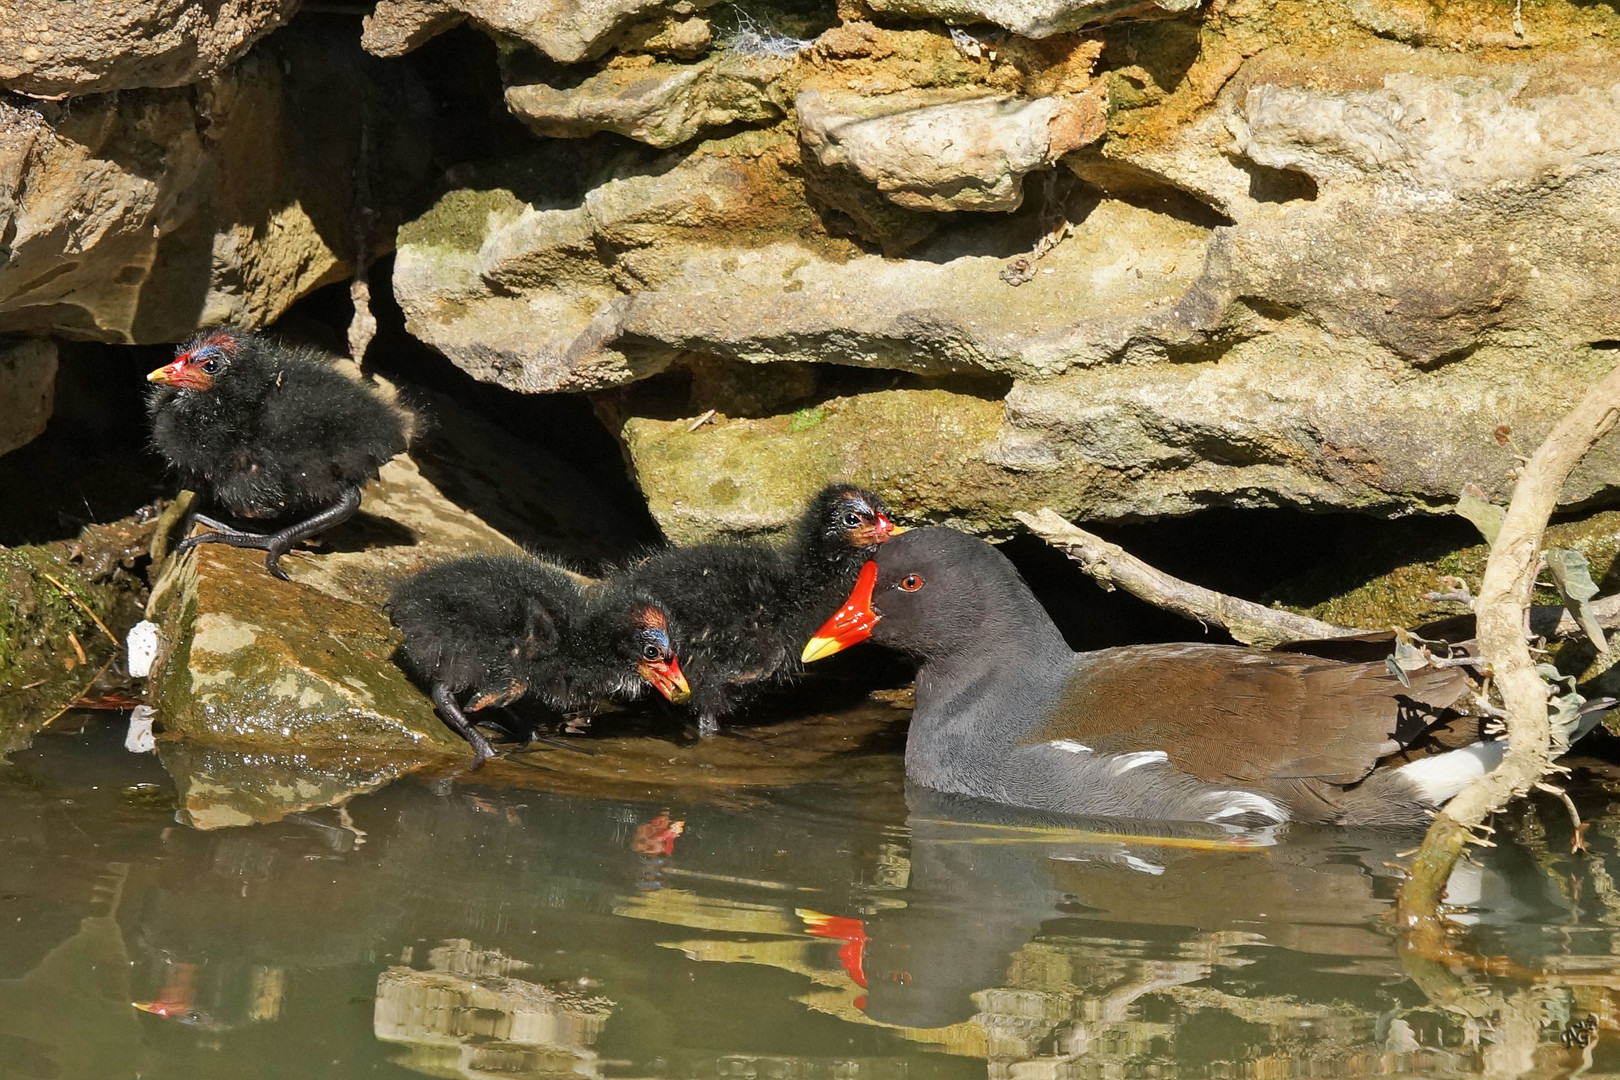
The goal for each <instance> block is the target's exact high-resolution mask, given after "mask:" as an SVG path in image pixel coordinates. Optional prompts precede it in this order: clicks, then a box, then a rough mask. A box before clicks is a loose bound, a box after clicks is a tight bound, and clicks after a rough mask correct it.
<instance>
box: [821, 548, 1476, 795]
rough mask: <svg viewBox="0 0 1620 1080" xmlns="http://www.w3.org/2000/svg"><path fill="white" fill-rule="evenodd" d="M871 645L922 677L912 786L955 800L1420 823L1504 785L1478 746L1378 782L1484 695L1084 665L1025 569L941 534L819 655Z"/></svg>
mask: <svg viewBox="0 0 1620 1080" xmlns="http://www.w3.org/2000/svg"><path fill="white" fill-rule="evenodd" d="M867 637H871V638H872V639H873V640H874V641H877V642H879V643H880V644H885V645H891V646H893V647H895V648H898V649H901V650H902V651H905V652H908V653H910V654H911V655H913V656H915V657H917V658H918V659H919V660H920V661H921V666H920V668H919V669H918V672H917V691H916V693H917V707H916V711H915V713H914V714H913V716H912V721H911V730H910V733H909V735H908V737H907V742H906V773H907V775H908V776H909V777H910V778H911V779H912V780H914V781H916V782H917V783H920V784H924V785H926V786H928V787H931V788H934V789H936V790H940V791H949V792H956V793H959V794H964V795H975V796H979V797H981V798H986V799H991V800H994V801H996V802H1002V803H1008V804H1011V805H1015V806H1027V807H1032V808H1035V809H1040V810H1048V811H1054V812H1059V813H1066V814H1084V815H1090V816H1097V817H1114V816H1124V817H1138V818H1161V819H1172V820H1189V821H1208V822H1212V823H1215V824H1224V825H1232V826H1257V825H1273V824H1278V823H1281V822H1284V821H1314V822H1333V823H1339V824H1360V825H1420V824H1423V823H1424V822H1426V821H1427V816H1428V810H1429V809H1431V808H1433V807H1434V806H1437V805H1439V804H1441V803H1444V802H1445V801H1446V800H1447V799H1449V798H1451V796H1453V795H1455V794H1456V793H1457V792H1458V791H1460V790H1461V789H1462V788H1463V787H1464V786H1465V785H1466V784H1467V783H1468V782H1469V781H1470V780H1472V779H1474V778H1475V777H1477V776H1480V775H1482V774H1483V773H1484V772H1485V771H1487V770H1488V769H1490V768H1492V767H1494V765H1495V764H1496V762H1497V761H1499V760H1500V757H1501V749H1500V748H1501V744H1500V743H1475V744H1472V745H1470V746H1467V747H1464V748H1462V749H1459V750H1452V751H1449V752H1447V753H1443V754H1437V755H1434V756H1432V757H1427V758H1422V759H1419V760H1417V761H1413V762H1411V763H1409V764H1405V765H1401V766H1398V767H1384V768H1378V767H1377V765H1378V762H1379V759H1380V758H1383V757H1386V756H1388V755H1390V754H1393V753H1395V752H1397V751H1399V750H1400V749H1401V748H1402V747H1403V746H1404V745H1406V744H1408V743H1410V742H1411V741H1412V740H1413V739H1414V738H1416V736H1417V735H1418V734H1420V733H1421V731H1422V730H1423V728H1424V726H1426V723H1427V722H1428V721H1430V720H1432V719H1435V718H1437V717H1438V715H1440V714H1441V713H1442V712H1443V711H1444V710H1446V709H1447V708H1449V707H1450V706H1452V705H1454V704H1455V703H1457V702H1458V701H1459V700H1460V699H1461V698H1462V696H1463V695H1464V694H1465V693H1466V692H1467V691H1468V690H1469V689H1470V688H1471V686H1472V682H1471V680H1470V679H1469V677H1468V676H1467V675H1466V674H1464V673H1463V672H1462V671H1461V670H1460V669H1458V668H1443V669H1432V668H1431V669H1429V670H1426V671H1419V672H1414V673H1412V675H1411V686H1410V687H1406V686H1403V685H1402V684H1401V683H1400V682H1399V681H1398V680H1397V679H1396V678H1395V677H1394V676H1392V675H1391V674H1389V672H1388V671H1387V670H1386V668H1385V667H1384V665H1383V664H1367V663H1361V664H1358V663H1345V662H1340V661H1333V660H1324V659H1321V658H1317V657H1311V656H1304V655H1295V654H1288V653H1278V652H1263V651H1260V650H1255V649H1244V648H1239V647H1236V646H1230V645H1202V644H1171V645H1140V646H1131V647H1126V648H1117V649H1103V650H1100V651H1097V652H1088V653H1079V654H1076V653H1074V652H1072V651H1070V649H1069V647H1068V645H1067V643H1065V642H1064V640H1063V637H1062V635H1061V634H1059V633H1058V630H1057V627H1056V626H1054V625H1053V623H1052V620H1051V619H1050V618H1048V617H1047V615H1046V612H1045V611H1044V610H1043V609H1042V607H1041V605H1040V603H1039V602H1038V601H1037V600H1036V599H1035V596H1034V594H1033V593H1031V592H1030V590H1029V587H1028V586H1027V585H1025V584H1024V581H1023V579H1022V578H1020V577H1019V576H1018V571H1017V570H1015V569H1014V568H1013V566H1012V564H1011V563H1010V562H1008V561H1007V559H1006V558H1005V557H1004V556H1003V555H1001V553H1000V552H998V551H996V549H995V548H993V547H991V546H990V545H989V544H986V543H984V542H983V541H981V540H977V539H975V538H973V537H970V536H965V535H963V534H961V533H958V532H955V531H954V530H951V529H943V528H932V529H922V530H918V531H915V532H910V533H907V534H906V535H905V536H902V537H898V538H896V539H895V540H893V541H891V542H890V543H888V544H885V545H883V547H882V548H880V549H878V551H877V552H876V554H875V555H874V556H873V561H872V562H870V563H868V564H867V565H866V566H865V567H863V568H862V570H861V573H860V579H859V581H858V582H857V584H856V587H855V589H854V591H853V592H852V593H851V594H850V597H849V600H848V602H847V603H846V604H845V606H844V607H843V608H842V609H840V610H839V611H838V612H837V613H836V614H835V615H834V616H833V617H832V618H830V619H828V621H827V622H826V624H825V625H824V626H823V627H822V628H821V630H820V631H818V633H817V636H816V637H815V638H814V639H812V640H811V642H810V643H809V644H808V645H807V646H806V647H805V650H804V659H805V660H807V661H808V660H814V659H817V658H818V657H820V656H826V655H830V654H831V653H833V652H837V651H838V650H839V649H841V648H844V647H846V646H848V645H852V644H854V643H856V642H858V641H861V640H864V639H865V638H867Z"/></svg>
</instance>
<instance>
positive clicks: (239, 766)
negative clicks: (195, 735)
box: [158, 741, 412, 830]
mask: <svg viewBox="0 0 1620 1080" xmlns="http://www.w3.org/2000/svg"><path fill="white" fill-rule="evenodd" d="M158 756H159V758H160V760H161V761H162V762H163V767H164V768H165V769H167V770H168V773H169V775H170V776H171V777H172V778H173V779H174V786H175V796H176V800H177V802H178V807H177V809H178V812H179V815H180V818H181V820H183V821H184V822H185V823H186V824H188V825H190V826H191V827H192V828H195V829H204V830H207V829H226V828H233V827H236V826H242V825H260V824H265V823H267V822H272V821H280V820H282V819H283V818H285V817H287V816H288V815H290V814H298V813H305V812H307V811H310V810H317V809H320V808H322V807H326V806H342V805H343V804H344V803H346V802H348V801H349V800H350V799H352V798H354V797H355V796H356V795H360V794H363V793H365V792H367V791H374V790H376V789H377V788H380V787H382V786H383V785H384V784H387V783H389V782H391V781H393V780H396V779H398V778H399V777H401V776H403V775H404V774H405V773H407V772H409V771H410V770H411V766H412V761H411V760H410V758H409V757H407V756H403V755H399V754H394V753H388V754H382V753H365V752H361V751H346V752H336V753H333V752H326V753H321V752H313V753H281V754H277V753H263V752H253V751H243V750H229V749H224V748H221V747H217V746H203V745H199V744H197V743H194V742H189V741H187V742H178V741H165V742H164V743H162V744H161V746H160V748H159V751H158Z"/></svg>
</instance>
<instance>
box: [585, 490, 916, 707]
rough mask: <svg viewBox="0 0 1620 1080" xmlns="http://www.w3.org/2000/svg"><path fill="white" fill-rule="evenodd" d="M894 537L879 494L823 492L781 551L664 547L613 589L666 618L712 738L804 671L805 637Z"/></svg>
mask: <svg viewBox="0 0 1620 1080" xmlns="http://www.w3.org/2000/svg"><path fill="white" fill-rule="evenodd" d="M900 531H903V530H900V529H897V528H896V526H895V525H894V523H893V522H892V521H891V520H890V519H889V514H888V511H887V509H886V508H885V507H884V505H883V503H882V502H881V501H880V500H879V499H878V497H877V496H876V495H874V494H872V493H871V492H869V491H865V490H862V489H861V488H858V487H854V486H852V485H850V484H843V483H836V484H829V485H828V486H827V487H825V488H823V489H822V490H821V491H820V492H819V493H818V494H817V495H816V496H815V498H813V499H812V500H811V501H810V503H809V504H808V505H807V506H806V507H805V509H804V512H803V513H802V514H800V516H799V521H798V523H797V525H796V526H795V529H794V533H793V539H792V540H791V541H790V542H789V544H788V545H787V546H786V547H785V548H775V547H771V546H769V545H766V544H748V543H735V542H730V543H713V544H700V545H697V546H695V547H689V548H669V549H667V550H664V551H660V552H657V553H655V554H653V555H650V556H648V557H647V558H645V559H643V560H642V561H641V562H640V563H638V564H637V565H635V566H634V567H633V568H632V569H631V570H629V571H628V572H627V573H626V574H624V575H622V576H621V578H619V579H618V580H617V581H616V582H615V584H614V588H616V589H620V590H625V591H626V593H627V594H628V595H636V596H645V597H651V598H653V599H654V600H655V602H656V603H657V604H658V605H659V606H660V607H662V608H663V609H664V610H665V611H667V612H668V613H669V617H670V621H671V624H672V632H673V633H674V635H675V640H676V642H677V646H678V650H679V652H680V656H681V661H682V663H683V664H684V665H685V668H686V674H687V677H688V678H689V679H690V680H691V682H692V699H691V702H690V705H689V707H690V708H691V709H692V710H693V711H694V712H695V713H696V714H697V718H698V733H699V734H700V735H704V736H707V735H713V734H714V733H715V732H717V731H719V729H720V720H721V719H722V718H723V717H725V716H726V715H727V714H729V713H730V712H732V711H733V710H735V709H736V708H737V707H738V706H739V705H741V704H743V703H744V702H745V701H747V699H748V698H750V697H752V696H753V695H754V694H756V693H758V692H759V691H761V690H763V689H765V688H767V687H770V686H772V685H776V684H780V683H782V682H785V681H786V680H788V679H790V678H792V677H793V676H794V675H795V674H797V673H798V672H799V671H800V670H801V669H802V665H801V664H800V661H799V657H798V652H799V647H800V645H801V643H802V642H803V641H804V638H805V636H806V635H807V634H808V633H809V632H810V631H811V629H812V628H814V627H815V626H816V624H817V623H818V622H819V621H820V618H821V614H822V613H823V612H824V611H825V610H826V609H827V607H829V606H831V605H832V604H834V603H837V601H838V598H839V597H841V596H842V595H843V594H844V593H845V592H846V591H847V590H848V588H849V586H850V584H851V583H852V582H853V581H854V578H855V575H856V574H857V573H859V571H860V567H861V565H862V564H863V563H864V562H865V561H866V559H867V557H868V555H869V554H870V553H871V552H872V551H874V550H876V548H877V546H878V545H879V544H882V543H883V542H884V541H885V540H887V539H888V538H889V537H890V536H892V535H893V534H895V533H896V532H900ZM610 602H618V601H610Z"/></svg>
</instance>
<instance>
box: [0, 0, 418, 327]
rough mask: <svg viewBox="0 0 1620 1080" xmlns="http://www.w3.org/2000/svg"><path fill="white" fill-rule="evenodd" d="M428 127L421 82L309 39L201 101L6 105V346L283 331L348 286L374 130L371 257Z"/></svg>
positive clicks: (2, 110)
mask: <svg viewBox="0 0 1620 1080" xmlns="http://www.w3.org/2000/svg"><path fill="white" fill-rule="evenodd" d="M49 6H50V7H51V8H52V9H53V10H55V9H64V10H66V9H73V10H77V9H80V8H91V7H94V8H97V9H99V8H101V7H103V5H100V4H95V5H81V4H61V3H55V2H54V0H52V2H51V3H50V5H49ZM3 23H4V19H3V18H0V25H3ZM367 110H369V112H368V111H367ZM314 115H318V116H320V117H322V118H323V121H324V122H323V123H321V124H311V123H309V122H308V118H309V117H310V116H314ZM368 116H369V117H370V119H369V121H368V120H367V119H366V118H367V117H368ZM432 116H433V114H432V106H431V105H430V103H429V101H428V98H427V95H426V94H425V92H424V90H423V88H422V87H421V86H420V85H419V84H418V83H416V82H415V81H414V80H413V77H412V76H411V75H410V74H409V73H408V72H407V71H404V70H401V69H396V68H387V67H386V65H383V64H381V63H380V62H378V61H374V60H371V59H370V58H368V57H366V56H365V54H364V53H362V52H360V50H359V48H358V46H357V45H355V44H353V43H350V42H345V41H343V40H342V39H341V38H338V37H335V36H332V35H328V34H323V33H321V32H320V28H319V26H318V24H317V25H313V26H312V25H306V24H302V23H301V24H298V25H295V26H292V27H289V28H287V29H286V30H285V31H283V32H282V33H279V34H276V35H275V36H274V37H273V38H271V39H270V40H269V41H267V42H265V43H264V45H263V46H262V47H260V48H258V49H255V50H254V51H253V52H251V53H249V54H248V55H247V56H246V57H244V58H243V59H242V60H240V61H238V62H237V63H235V64H234V65H232V66H230V67H228V68H226V69H224V70H222V71H220V72H218V73H217V74H215V75H213V76H211V77H209V78H208V79H206V80H205V81H203V82H201V83H200V84H198V85H197V86H194V87H180V88H175V89H149V90H138V91H132V92H126V93H120V94H98V95H93V96H89V97H84V98H75V99H73V100H72V101H71V102H69V103H67V104H58V103H54V102H33V103H29V102H25V101H23V100H21V99H14V100H9V101H8V100H0V333H4V332H10V331H24V332H28V333H34V334H56V335H59V336H63V337H68V338H76V339H81V340H94V341H107V342H119V343H135V344H139V343H151V342H168V341H175V340H179V339H181V338H183V337H185V336H186V335H187V334H189V333H190V332H191V331H192V330H194V329H195V328H196V327H197V326H199V325H206V324H208V323H217V322H231V323H235V324H237V325H242V326H261V325H264V324H266V323H268V322H271V321H273V320H274V319H275V318H276V317H277V316H278V315H280V314H281V312H282V311H284V310H285V309H286V308H287V307H288V306H289V305H290V304H291V303H292V302H293V301H294V300H297V299H298V298H299V297H301V296H303V295H305V294H306V293H308V292H310V291H311V290H313V289H316V288H319V287H320V286H322V285H326V284H329V283H331V282H333V281H338V280H341V279H342V278H344V277H346V276H347V275H349V274H350V273H352V269H353V267H352V260H353V257H354V251H353V247H354V236H355V225H354V222H355V202H356V200H355V175H356V174H355V169H356V162H357V157H358V154H359V148H360V144H361V138H360V125H361V123H363V122H370V123H371V124H372V125H373V137H372V144H371V155H370V156H371V162H370V167H371V177H370V183H371V187H372V200H373V202H372V206H373V207H375V208H382V209H383V210H385V212H384V213H383V214H381V215H380V217H379V220H378V221H377V222H376V227H375V229H374V230H373V233H372V236H371V239H370V240H369V245H370V250H371V252H372V254H373V255H375V254H378V253H382V252H386V251H387V250H388V249H389V247H390V246H391V242H392V234H393V229H394V226H395V224H396V221H394V220H392V214H393V212H394V211H393V210H392V208H393V207H396V206H398V205H400V203H401V202H403V201H404V199H405V198H406V195H407V193H408V192H410V191H411V190H412V189H413V188H414V187H415V185H416V184H417V183H418V182H419V180H420V179H421V178H422V177H423V176H424V175H425V172H426V169H427V163H428V160H429V158H430V156H431V155H430V141H429V139H430V135H431V132H432V131H433V130H434V129H433V122H432ZM384 118H386V121H387V122H386V123H384V122H383V121H384Z"/></svg>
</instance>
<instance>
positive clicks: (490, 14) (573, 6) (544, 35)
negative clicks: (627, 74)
mask: <svg viewBox="0 0 1620 1080" xmlns="http://www.w3.org/2000/svg"><path fill="white" fill-rule="evenodd" d="M713 2H714V0H696V2H694V0H382V2H381V3H379V4H378V5H377V7H376V9H375V10H374V11H373V12H372V13H371V14H370V15H368V16H367V17H366V20H365V36H364V39H363V41H364V44H365V47H366V48H367V49H368V50H369V51H371V52H373V53H375V54H377V55H378V56H399V55H401V54H402V53H405V52H409V51H410V50H411V49H413V48H416V47H417V46H418V45H420V44H422V42H424V41H426V40H428V39H429V38H431V37H432V36H433V35H435V34H437V33H441V32H443V31H445V30H448V29H449V28H450V27H452V26H454V25H456V24H457V23H459V22H461V21H462V20H464V19H471V20H472V21H473V22H474V23H475V24H476V25H478V26H479V27H480V28H482V29H484V30H487V31H489V32H491V33H493V34H498V35H500V36H503V37H509V38H513V39H516V40H518V41H522V42H523V43H525V44H527V45H529V46H530V47H532V48H534V49H536V50H537V51H539V52H541V53H543V54H544V55H546V56H548V57H550V58H551V59H553V60H559V61H561V62H563V63H565V64H571V63H576V62H578V61H581V60H587V59H594V58H595V57H598V56H601V55H602V53H604V52H606V51H607V50H608V49H609V48H610V47H612V46H613V45H614V44H615V43H616V42H618V41H619V40H620V39H621V38H623V37H625V36H627V35H630V34H632V33H633V31H634V30H635V29H636V28H637V26H638V24H644V23H646V22H648V21H649V20H657V19H659V18H661V17H667V16H669V15H671V14H678V15H690V14H691V13H692V12H693V11H694V10H697V9H701V8H706V7H709V6H710V5H711V4H712V3H713Z"/></svg>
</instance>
